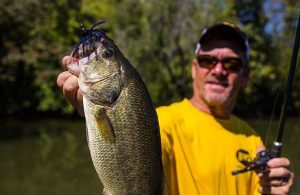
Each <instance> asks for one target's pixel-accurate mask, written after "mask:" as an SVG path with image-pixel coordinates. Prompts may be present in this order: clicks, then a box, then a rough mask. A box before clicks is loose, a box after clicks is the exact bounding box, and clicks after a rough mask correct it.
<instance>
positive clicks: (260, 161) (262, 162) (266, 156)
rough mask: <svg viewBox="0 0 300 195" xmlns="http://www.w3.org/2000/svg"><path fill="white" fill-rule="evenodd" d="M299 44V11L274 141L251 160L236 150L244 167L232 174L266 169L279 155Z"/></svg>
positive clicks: (242, 152)
mask: <svg viewBox="0 0 300 195" xmlns="http://www.w3.org/2000/svg"><path fill="white" fill-rule="evenodd" d="M299 44H300V13H299V18H298V25H297V30H296V36H295V42H294V47H293V51H292V59H291V64H290V69H289V74H288V79H287V82H286V88H285V92H284V99H283V104H282V107H281V113H280V119H279V125H278V126H279V127H278V134H277V138H276V140H275V141H274V143H273V147H272V149H271V150H263V151H261V152H258V153H257V155H256V157H255V158H254V159H253V161H246V160H240V159H239V156H240V155H243V154H248V152H247V151H244V150H238V151H237V154H236V155H237V158H238V160H239V161H240V162H241V163H242V164H244V165H245V168H243V169H240V170H234V171H232V175H237V174H240V173H245V172H247V171H251V170H255V171H258V172H260V171H264V170H265V169H266V164H267V162H268V161H269V160H270V159H272V158H276V157H279V156H280V155H281V148H282V137H283V131H284V126H285V121H286V118H287V108H288V103H289V99H290V96H291V92H292V87H293V80H294V75H295V70H296V65H297V58H298V51H299Z"/></svg>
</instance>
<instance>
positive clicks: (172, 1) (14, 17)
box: [0, 0, 300, 195]
mask: <svg viewBox="0 0 300 195" xmlns="http://www.w3.org/2000/svg"><path fill="white" fill-rule="evenodd" d="M0 7H1V10H0V27H1V28H0V38H1V41H0V89H1V95H0V122H1V126H0V155H1V158H0V173H1V174H0V194H3V195H13V194H16V195H23V194H24V195H35V194H45V195H47V194H49V195H50V194H55V195H63V194H68V195H69V194H72V195H73V194H74V195H83V194H91V195H92V194H100V193H101V191H102V190H101V188H102V187H101V183H100V181H99V179H98V177H97V175H96V173H95V170H94V168H93V165H92V162H91V160H90V156H89V152H88V148H87V143H86V137H85V124H84V119H82V118H80V117H79V116H78V115H77V113H76V111H75V110H74V109H73V108H72V106H71V105H70V104H69V103H68V102H67V101H66V100H65V99H64V97H63V95H62V93H61V92H60V90H59V89H58V87H57V85H56V77H57V75H58V74H59V73H60V72H61V71H63V70H64V69H63V67H62V65H61V63H60V62H61V59H62V57H63V56H65V55H68V54H70V53H71V51H72V48H73V47H74V46H75V44H76V43H77V42H78V41H79V40H80V38H81V33H80V25H79V22H78V16H79V17H80V19H81V22H82V23H83V24H84V26H85V27H86V28H89V27H90V26H91V25H92V24H93V23H95V22H97V21H99V20H105V21H106V23H105V24H104V25H102V26H101V27H104V28H107V29H109V30H110V33H109V34H108V35H109V36H110V37H111V38H112V39H113V40H114V41H115V42H116V44H117V45H118V46H119V48H120V49H121V50H122V51H123V53H124V54H125V56H127V58H128V59H129V61H130V62H131V63H132V64H133V66H135V67H136V69H137V70H138V71H139V72H140V74H141V76H142V77H143V79H144V81H145V83H146V85H147V87H148V89H149V91H150V94H151V97H152V99H153V101H154V103H155V105H156V106H159V105H166V104H169V103H171V102H173V101H179V100H181V99H182V98H183V97H190V96H191V76H190V64H191V61H192V59H193V57H194V50H195V45H196V42H197V41H198V39H199V37H200V34H201V32H202V30H203V28H204V27H206V26H210V25H212V24H214V23H217V22H222V21H230V22H233V23H235V24H237V25H238V26H239V27H241V28H242V29H243V30H244V31H245V32H246V33H247V34H248V36H249V41H250V46H251V62H250V67H251V80H250V83H249V85H248V86H247V87H246V88H245V90H243V91H242V93H241V94H240V97H239V100H238V103H237V105H236V109H235V110H234V113H235V114H237V115H239V116H241V117H243V118H245V119H246V120H247V121H248V122H250V124H252V125H253V127H254V128H256V129H257V130H258V132H259V133H260V134H261V135H262V137H263V139H264V140H266V145H267V146H269V145H270V144H272V141H273V140H274V139H275V136H276V133H277V132H276V129H277V120H278V116H279V113H280V106H281V104H282V94H283V92H284V88H285V82H286V78H287V74H288V70H289V65H290V61H291V53H292V48H293V44H294V38H295V32H296V26H297V19H298V15H299V12H300V1H298V0H252V1H249V0H98V1H95V0H79V1H76V0H75V1H74V0H57V1H52V0H51V1H50V0H43V1H41V0H1V2H0ZM299 61H300V59H298V66H299ZM295 75H296V77H295V80H294V86H293V92H292V98H291V101H290V103H289V111H288V113H289V116H288V119H287V124H286V128H285V134H284V140H283V143H284V147H283V155H284V156H287V157H289V158H290V159H291V161H292V163H293V165H292V170H293V171H294V172H295V173H296V181H295V185H294V188H293V190H292V193H291V194H292V195H293V194H295V195H296V194H300V182H299V181H298V180H297V175H299V173H300V165H298V164H299V161H300V144H298V143H297V142H299V141H298V138H299V137H300V125H299V120H300V115H299V114H300V85H298V84H297V83H299V81H300V77H299V68H297V72H296V73H295ZM276 91H278V92H279V93H277V92H276ZM276 94H279V96H278V98H277V99H278V104H277V106H275V107H274V101H275V99H276V97H277V96H276ZM271 118H272V120H271ZM270 121H271V122H270Z"/></svg>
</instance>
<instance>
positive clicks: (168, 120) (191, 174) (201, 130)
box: [157, 99, 262, 195]
mask: <svg viewBox="0 0 300 195" xmlns="http://www.w3.org/2000/svg"><path fill="white" fill-rule="evenodd" d="M157 114H158V119H159V124H160V129H161V139H162V140H161V141H162V148H163V164H164V171H165V176H166V182H167V185H168V188H169V191H170V192H171V194H172V195H173V194H180V195H235V194H236V195H253V194H259V193H258V191H257V189H258V178H257V176H256V174H255V173H254V172H246V173H243V174H239V175H236V176H233V175H232V174H231V172H232V171H233V170H236V169H239V168H243V165H242V164H241V163H240V162H239V161H238V160H237V158H236V152H237V150H239V149H243V150H246V151H248V152H249V154H250V158H251V159H252V158H253V157H255V155H256V148H257V147H258V146H262V142H261V139H260V137H259V136H258V135H257V134H256V133H255V131H254V130H252V128H251V127H250V126H249V125H248V124H247V123H245V122H244V121H242V120H241V119H239V118H238V117H236V116H233V115H232V116H231V117H230V119H228V120H220V119H216V118H214V117H213V116H211V115H208V114H205V113H203V112H200V111H199V110H197V109H196V108H195V107H193V106H192V104H191V103H190V102H189V100H187V99H184V100H183V101H181V102H178V103H173V104H172V105H170V106H163V107H159V108H157Z"/></svg>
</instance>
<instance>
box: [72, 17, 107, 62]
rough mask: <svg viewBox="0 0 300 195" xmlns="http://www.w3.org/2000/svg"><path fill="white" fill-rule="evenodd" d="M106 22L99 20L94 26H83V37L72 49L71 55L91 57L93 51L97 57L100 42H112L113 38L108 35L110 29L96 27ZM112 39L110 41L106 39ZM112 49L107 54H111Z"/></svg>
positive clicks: (77, 57)
mask: <svg viewBox="0 0 300 195" xmlns="http://www.w3.org/2000/svg"><path fill="white" fill-rule="evenodd" d="M103 23H105V21H99V22H96V23H95V24H93V25H92V27H91V28H90V29H89V30H87V29H85V28H84V27H83V25H82V24H80V26H81V33H82V36H83V38H82V39H81V40H80V41H79V42H78V43H77V44H76V45H75V47H74V49H73V50H72V53H71V57H72V58H75V59H81V58H85V57H89V56H90V55H91V54H92V53H93V52H95V54H96V59H97V56H98V53H97V48H98V46H99V45H100V44H104V45H105V44H111V41H112V40H111V39H110V38H109V37H108V36H107V35H106V33H108V32H109V31H108V30H107V29H104V28H100V29H96V27H97V26H100V25H101V24H103ZM106 40H110V41H106ZM110 52H111V51H109V50H108V51H107V52H106V53H105V55H108V56H109V55H111V53H110Z"/></svg>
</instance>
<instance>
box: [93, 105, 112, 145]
mask: <svg viewBox="0 0 300 195" xmlns="http://www.w3.org/2000/svg"><path fill="white" fill-rule="evenodd" d="M95 117H96V122H97V126H98V130H99V133H100V135H101V137H102V138H103V139H104V140H105V141H107V142H109V143H113V142H115V133H114V129H113V126H112V124H111V121H110V119H109V117H108V116H107V114H106V112H105V111H104V110H100V111H99V112H97V114H96V115H95Z"/></svg>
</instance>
